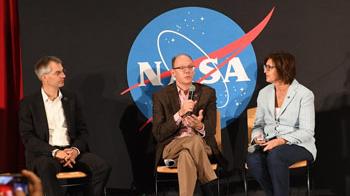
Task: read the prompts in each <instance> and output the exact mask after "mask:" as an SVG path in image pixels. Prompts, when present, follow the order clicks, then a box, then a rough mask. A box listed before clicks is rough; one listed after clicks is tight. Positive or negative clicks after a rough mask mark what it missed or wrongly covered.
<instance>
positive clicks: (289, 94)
mask: <svg viewBox="0 0 350 196" xmlns="http://www.w3.org/2000/svg"><path fill="white" fill-rule="evenodd" d="M298 84H299V83H298V82H297V81H296V80H293V82H292V84H291V85H290V86H289V89H288V92H287V95H286V96H285V97H284V100H283V104H282V107H281V110H280V113H279V114H278V116H277V117H280V116H281V115H282V114H283V112H284V111H285V110H286V108H287V106H288V105H289V104H290V102H291V101H292V100H293V98H294V96H295V94H296V89H297V87H298Z"/></svg>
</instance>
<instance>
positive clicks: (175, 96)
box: [168, 82, 180, 113]
mask: <svg viewBox="0 0 350 196" xmlns="http://www.w3.org/2000/svg"><path fill="white" fill-rule="evenodd" d="M168 96H169V100H170V102H171V103H172V104H171V105H172V106H173V111H172V112H173V113H175V112H177V111H179V110H180V98H179V93H178V92H177V87H176V83H175V82H174V83H173V84H171V86H170V93H169V95H168Z"/></svg>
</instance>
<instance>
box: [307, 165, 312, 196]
mask: <svg viewBox="0 0 350 196" xmlns="http://www.w3.org/2000/svg"><path fill="white" fill-rule="evenodd" d="M306 185H307V195H308V196H310V195H311V187H310V186H311V185H310V167H309V165H307V166H306Z"/></svg>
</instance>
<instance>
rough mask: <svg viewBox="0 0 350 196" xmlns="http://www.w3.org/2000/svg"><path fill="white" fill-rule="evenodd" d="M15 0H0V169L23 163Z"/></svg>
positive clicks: (17, 22) (17, 28)
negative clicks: (19, 116) (19, 128)
mask: <svg viewBox="0 0 350 196" xmlns="http://www.w3.org/2000/svg"><path fill="white" fill-rule="evenodd" d="M17 5H18V4H17V0H0V173H1V172H17V171H19V169H21V168H23V167H24V155H23V154H24V153H23V145H22V142H21V140H20V136H19V133H18V109H19V101H20V99H21V98H22V96H23V90H22V65H21V52H20V42H19V41H20V36H19V20H18V6H17Z"/></svg>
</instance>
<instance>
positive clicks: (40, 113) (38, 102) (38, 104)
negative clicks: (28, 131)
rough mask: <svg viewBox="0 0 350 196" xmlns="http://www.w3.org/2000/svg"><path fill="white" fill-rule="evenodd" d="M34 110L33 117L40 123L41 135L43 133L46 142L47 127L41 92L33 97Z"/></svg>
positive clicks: (47, 136)
mask: <svg viewBox="0 0 350 196" xmlns="http://www.w3.org/2000/svg"><path fill="white" fill-rule="evenodd" d="M34 108H35V110H34V111H35V114H34V116H37V117H38V121H39V122H41V123H40V126H41V127H40V128H41V131H42V133H44V136H45V140H46V141H47V142H48V141H49V125H48V123H47V117H46V111H45V105H44V100H43V96H42V94H41V91H40V92H39V93H38V94H37V96H36V97H35V102H34Z"/></svg>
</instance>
